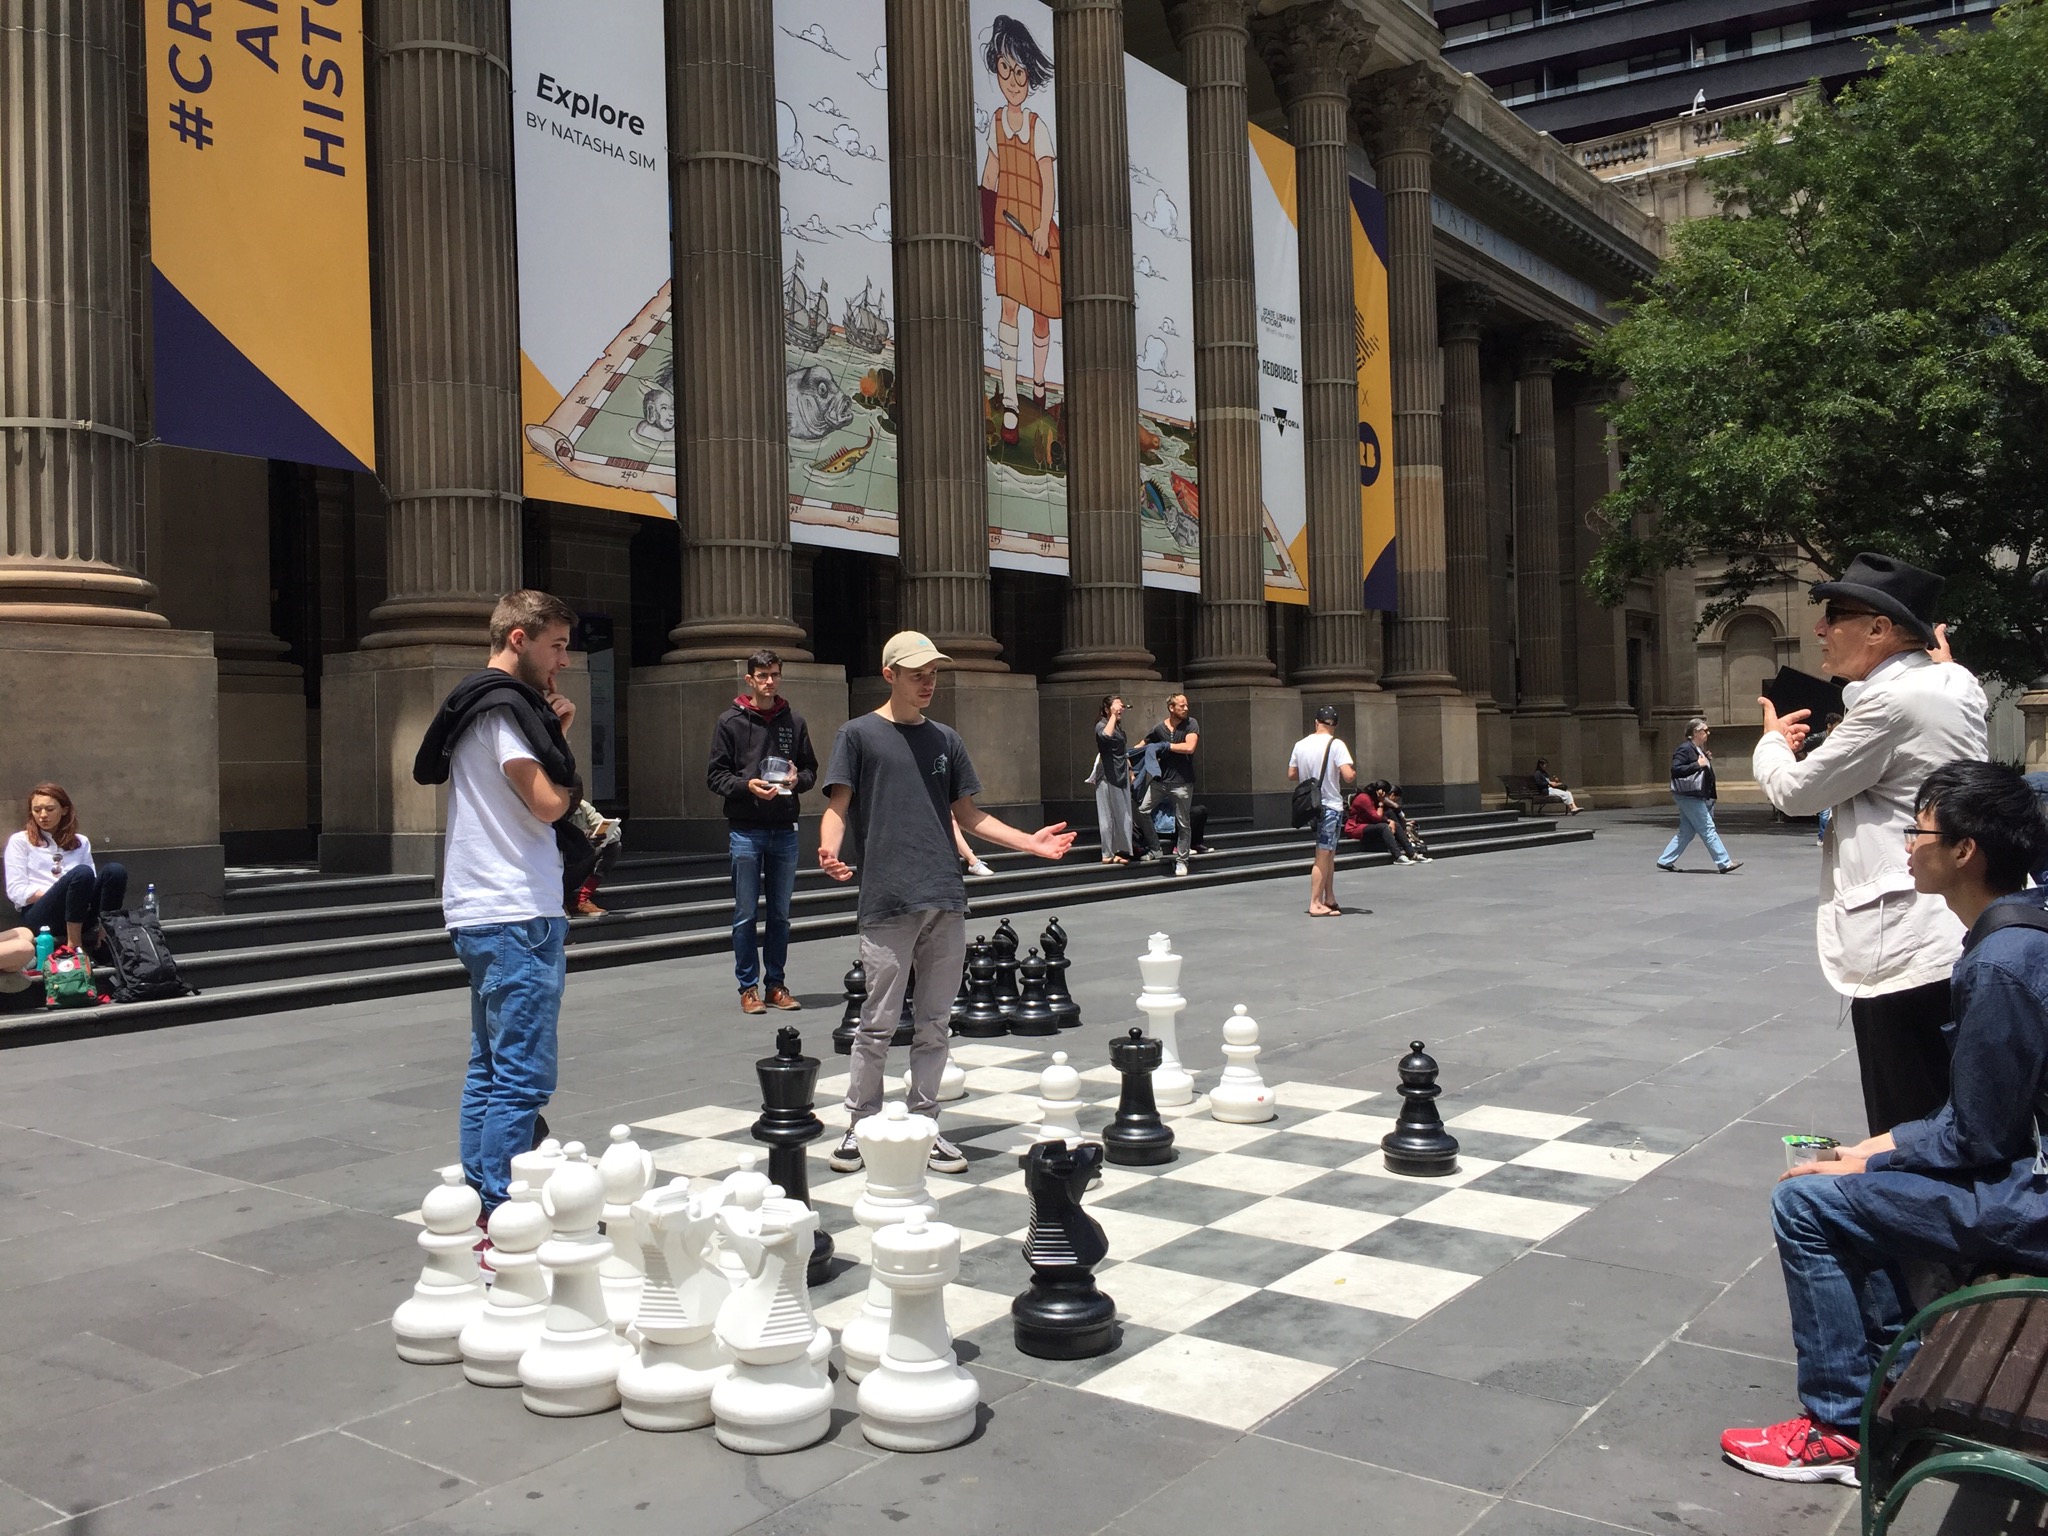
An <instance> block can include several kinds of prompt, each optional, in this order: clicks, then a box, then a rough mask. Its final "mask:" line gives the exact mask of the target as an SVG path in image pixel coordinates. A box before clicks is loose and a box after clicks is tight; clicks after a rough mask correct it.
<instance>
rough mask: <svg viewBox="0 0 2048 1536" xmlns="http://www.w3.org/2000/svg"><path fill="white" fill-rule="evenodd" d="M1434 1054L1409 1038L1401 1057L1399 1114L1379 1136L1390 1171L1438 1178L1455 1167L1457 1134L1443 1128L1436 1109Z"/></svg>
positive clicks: (1418, 1041) (1456, 1165)
mask: <svg viewBox="0 0 2048 1536" xmlns="http://www.w3.org/2000/svg"><path fill="white" fill-rule="evenodd" d="M1436 1070H1437V1068H1436V1058H1435V1057H1433V1056H1431V1055H1430V1054H1429V1053H1428V1052H1426V1051H1424V1050H1423V1048H1422V1042H1421V1041H1420V1040H1413V1041H1410V1042H1409V1045H1408V1054H1407V1055H1406V1056H1403V1057H1402V1058H1401V1064H1400V1067H1399V1071H1400V1073H1401V1087H1400V1089H1399V1090H1398V1091H1399V1092H1400V1095H1401V1114H1400V1118H1398V1119H1397V1120H1396V1121H1395V1122H1394V1128H1393V1129H1392V1130H1391V1131H1389V1132H1387V1134H1386V1135H1384V1136H1382V1137H1381V1138H1380V1155H1381V1156H1382V1157H1384V1158H1385V1159H1386V1163H1387V1168H1388V1171H1389V1172H1392V1173H1406V1174H1411V1175H1414V1176H1415V1177H1418V1178H1440V1177H1442V1176H1443V1175H1444V1174H1447V1173H1456V1172H1457V1171H1458V1138H1457V1137H1455V1136H1453V1135H1452V1134H1451V1133H1450V1132H1449V1131H1447V1130H1445V1129H1444V1118H1443V1116H1442V1115H1440V1114H1438V1113H1437V1108H1436V1099H1437V1095H1438V1094H1440V1093H1442V1092H1443V1089H1441V1088H1439V1087H1437V1085H1436Z"/></svg>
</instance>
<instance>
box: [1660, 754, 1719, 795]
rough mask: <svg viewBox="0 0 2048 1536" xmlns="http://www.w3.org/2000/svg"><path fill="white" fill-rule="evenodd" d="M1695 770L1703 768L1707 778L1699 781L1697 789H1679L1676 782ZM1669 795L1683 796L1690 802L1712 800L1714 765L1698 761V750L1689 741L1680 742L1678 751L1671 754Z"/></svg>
mask: <svg viewBox="0 0 2048 1536" xmlns="http://www.w3.org/2000/svg"><path fill="white" fill-rule="evenodd" d="M1695 768H1705V769H1706V770H1707V776H1706V777H1705V778H1704V779H1702V780H1700V787H1699V788H1698V789H1680V788H1679V787H1678V781H1679V780H1680V779H1683V778H1686V777H1688V776H1690V775H1691V773H1692V771H1693V770H1694V769H1695ZM1671 793H1673V794H1674V795H1684V796H1686V797H1687V798H1688V799H1692V800H1712V799H1715V798H1717V797H1716V795H1715V793H1714V765H1713V764H1712V763H1711V762H1708V763H1702V762H1701V761H1700V749H1699V748H1698V747H1696V746H1694V745H1693V744H1692V743H1691V742H1689V741H1681V742H1680V743H1679V744H1678V750H1677V751H1676V752H1673V753H1672V754H1671Z"/></svg>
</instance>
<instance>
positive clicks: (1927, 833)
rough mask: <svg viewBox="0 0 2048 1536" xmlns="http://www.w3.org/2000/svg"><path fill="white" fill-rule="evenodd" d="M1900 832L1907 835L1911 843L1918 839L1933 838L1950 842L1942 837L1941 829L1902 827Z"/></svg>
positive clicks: (1907, 839)
mask: <svg viewBox="0 0 2048 1536" xmlns="http://www.w3.org/2000/svg"><path fill="white" fill-rule="evenodd" d="M1899 830H1900V831H1901V832H1903V833H1904V834H1905V837H1906V841H1907V842H1909V843H1910V842H1912V841H1913V839H1914V838H1916V837H1931V838H1934V839H1936V840H1937V841H1940V842H1946V841H1948V839H1946V838H1944V837H1942V835H1941V829H1940V828H1939V827H1919V826H1913V827H1901V828H1900V829H1899Z"/></svg>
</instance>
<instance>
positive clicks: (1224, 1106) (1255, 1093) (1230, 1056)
mask: <svg viewBox="0 0 2048 1536" xmlns="http://www.w3.org/2000/svg"><path fill="white" fill-rule="evenodd" d="M1223 1057H1224V1062H1225V1065H1224V1068H1223V1081H1222V1082H1220V1083H1218V1084H1217V1085H1216V1086H1215V1088H1214V1089H1212V1090H1211V1091H1210V1093H1209V1113H1210V1114H1212V1115H1214V1116H1215V1117H1216V1118H1217V1119H1218V1120H1223V1121H1227V1122H1228V1123H1229V1124H1231V1125H1259V1124H1261V1123H1263V1122H1265V1121H1267V1120H1270V1119H1272V1118H1273V1117H1274V1116H1275V1115H1277V1114H1278V1113H1279V1112H1280V1111H1279V1108H1278V1106H1277V1105H1276V1104H1275V1103H1274V1100H1273V1090H1272V1089H1270V1088H1268V1087H1267V1086H1266V1080H1265V1079H1264V1078H1262V1077H1260V1076H1259V1069H1258V1066H1257V1065H1256V1063H1257V1062H1258V1059H1259V1025H1258V1021H1257V1020H1256V1019H1254V1018H1252V1016H1251V1015H1250V1014H1248V1013H1247V1012H1245V1006H1244V1004H1243V1003H1239V1004H1238V1005H1237V1009H1236V1011H1235V1012H1233V1013H1232V1014H1231V1016H1230V1017H1229V1018H1228V1019H1226V1020H1225V1021H1224V1024H1223Z"/></svg>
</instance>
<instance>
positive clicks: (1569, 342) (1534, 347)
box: [1515, 324, 1575, 378]
mask: <svg viewBox="0 0 2048 1536" xmlns="http://www.w3.org/2000/svg"><path fill="white" fill-rule="evenodd" d="M1574 345H1575V343H1574V340H1573V337H1572V333H1571V332H1570V331H1567V330H1566V329H1565V328H1564V327H1563V326H1561V325H1547V324H1545V325H1532V326H1529V327H1528V328H1527V329H1525V330H1523V331H1522V332H1521V333H1520V334H1519V335H1518V336H1516V338H1515V373H1516V375H1517V377H1520V378H1528V377H1529V376H1531V375H1532V374H1539V373H1541V374H1549V373H1554V372H1556V371H1557V360H1558V359H1559V358H1560V357H1562V356H1564V354H1565V353H1567V352H1569V351H1570V350H1572V347H1573V346H1574Z"/></svg>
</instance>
